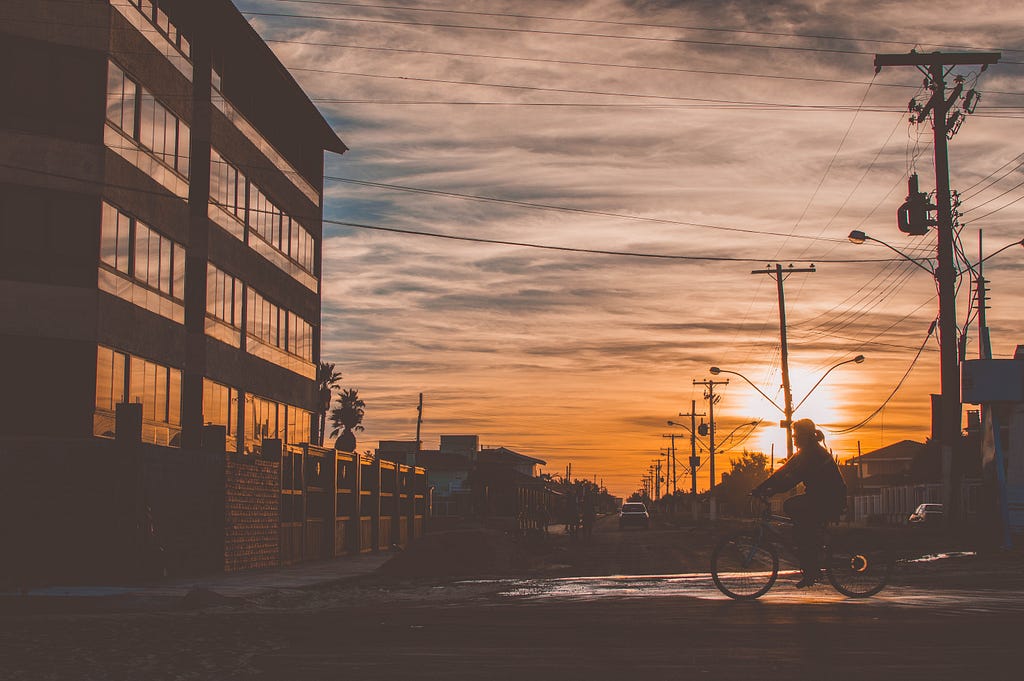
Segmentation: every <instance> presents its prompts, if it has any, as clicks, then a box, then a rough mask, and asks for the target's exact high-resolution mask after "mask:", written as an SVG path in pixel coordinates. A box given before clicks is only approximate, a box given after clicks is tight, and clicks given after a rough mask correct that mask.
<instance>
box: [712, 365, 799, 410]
mask: <svg viewBox="0 0 1024 681" xmlns="http://www.w3.org/2000/svg"><path fill="white" fill-rule="evenodd" d="M718 373H721V374H732V375H733V376H739V377H740V378H742V379H743V380H744V381H746V382H747V385H749V386H750V387H751V388H753V389H754V390H756V391H757V392H758V393H759V394H760V395H761V397H763V398H764V399H766V400H768V402H769V403H770V404H771V405H772V406H773V407H775V408H776V409H778V410H779V411H781V412H782V413H783V414H785V413H786V410H785V409H783V408H782V407H780V406H779V405H778V404H776V403H775V400H773V399H772V398H770V397H768V396H767V395H766V394H765V393H764V391H763V390H761V389H760V388H758V387H757V386H756V385H754V383H753V382H752V381H751V380H750V379H749V378H747V377H746V376H744V375H743V374H741V373H739V372H736V371H728V370H726V369H719V370H718Z"/></svg>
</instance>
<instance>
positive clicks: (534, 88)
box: [291, 67, 901, 113]
mask: <svg viewBox="0 0 1024 681" xmlns="http://www.w3.org/2000/svg"><path fill="white" fill-rule="evenodd" d="M291 70H293V71H309V72H313V73H329V74H332V75H340V76H355V77H361V78H379V79H382V80H402V81H408V82H418V83H436V84H441V85H466V86H471V87H489V88H501V89H507V90H526V91H530V92H555V93H558V94H573V95H598V96H602V97H629V98H637V99H656V100H664V101H671V102H700V103H708V104H727V105H732V106H734V107H737V108H747V107H753V108H758V107H768V108H773V109H811V110H817V111H820V110H829V111H844V110H854V111H857V112H860V111H872V112H875V113H878V112H882V113H889V112H895V111H900V110H901V109H899V108H897V107H893V106H876V107H864V106H863V102H861V104H859V105H857V106H856V107H851V106H849V105H841V104H840V105H836V104H795V103H791V102H761V101H743V100H735V99H716V98H709V97H679V96H673V95H647V94H641V93H634V92H605V91H602V90H579V89H572V88H554V87H541V86H538V85H513V84H509V83H486V82H480V81H468V80H451V79H445V78H424V77H419V76H392V75H387V74H382V73H360V72H356V71H335V70H331V69H311V68H304V67H294V68H292V69H291ZM311 99H312V101H314V102H324V103H346V104H347V103H352V101H351V100H344V99H334V98H328V97H316V98H311Z"/></svg>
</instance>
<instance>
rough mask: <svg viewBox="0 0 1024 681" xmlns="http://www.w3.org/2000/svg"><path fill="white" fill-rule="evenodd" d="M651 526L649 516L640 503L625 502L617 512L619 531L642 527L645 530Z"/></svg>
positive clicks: (645, 508)
mask: <svg viewBox="0 0 1024 681" xmlns="http://www.w3.org/2000/svg"><path fill="white" fill-rule="evenodd" d="M650 525H651V514H650V513H648V512H647V507H646V506H644V504H643V502H641V501H627V502H626V503H624V504H623V505H622V508H621V509H620V510H619V529H620V530H621V529H625V528H627V527H642V528H644V529H645V530H646V529H647V528H648V527H650Z"/></svg>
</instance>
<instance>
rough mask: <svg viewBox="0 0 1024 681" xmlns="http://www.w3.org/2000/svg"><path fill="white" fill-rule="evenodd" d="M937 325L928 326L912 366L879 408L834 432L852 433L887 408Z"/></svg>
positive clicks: (839, 433) (840, 433)
mask: <svg viewBox="0 0 1024 681" xmlns="http://www.w3.org/2000/svg"><path fill="white" fill-rule="evenodd" d="M935 326H936V323H935V322H934V321H933V322H932V324H931V326H929V327H928V334H927V335H926V336H925V338H924V342H923V343H921V347H920V348H919V349H918V351H917V354H916V355H914V359H913V360H912V361H911V362H910V366H909V367H907V370H906V372H905V373H904V374H903V377H902V378H900V380H899V383H897V384H896V387H895V388H893V389H892V392H891V393H889V396H888V397H886V398H885V400H884V401H883V402H882V404H880V405H879V407H878V409H875V410H874V411H873V412H871V413H870V414H869V415H868V417H867V418H866V419H864V420H863V421H861V422H860V423H858V424H856V425H854V426H850V427H849V428H843V429H842V430H833V431H832V433H833V434H835V435H844V434H846V433H852V432H853V431H855V430H859V429H860V428H863V427H864V426H866V425H867V424H868V422H870V421H871V420H872V419H873V418H875V417H876V416H878V414H879V413H881V411H882V410H883V409H885V406H886V405H887V404H889V402H890V400H892V398H893V397H895V396H896V393H897V392H898V391H899V389H900V388H902V387H903V383H904V381H906V380H907V377H908V376H909V375H910V372H911V371H913V369H914V365H915V364H917V360H918V359H919V358H920V357H921V353H922V352H924V348H925V346H926V345H927V344H928V340H929V339H930V338H931V337H932V332H934V331H935Z"/></svg>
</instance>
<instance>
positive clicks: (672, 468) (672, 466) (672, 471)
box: [662, 433, 679, 494]
mask: <svg viewBox="0 0 1024 681" xmlns="http://www.w3.org/2000/svg"><path fill="white" fill-rule="evenodd" d="M662 437H667V438H671V439H672V446H671V447H670V448H669V450H668V451H669V457H670V458H669V464H668V475H669V477H670V478H671V479H672V485H671V489H672V491H671V492H670V494H675V493H676V492H677V491H678V489H679V487H678V485H676V437H678V436H677V435H676V434H675V433H671V434H669V435H662ZM662 451H664V450H662Z"/></svg>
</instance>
